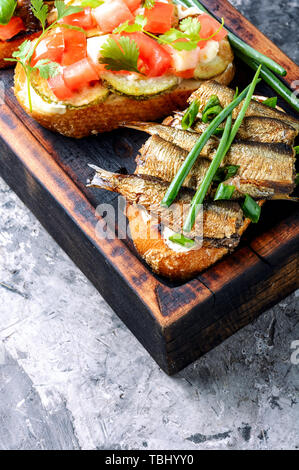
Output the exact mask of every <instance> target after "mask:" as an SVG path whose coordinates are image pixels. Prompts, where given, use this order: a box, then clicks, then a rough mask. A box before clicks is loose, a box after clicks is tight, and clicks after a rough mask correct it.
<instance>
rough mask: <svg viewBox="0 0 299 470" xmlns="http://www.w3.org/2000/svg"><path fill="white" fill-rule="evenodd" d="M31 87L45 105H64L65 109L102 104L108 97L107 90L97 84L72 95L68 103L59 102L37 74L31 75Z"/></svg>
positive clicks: (45, 82)
mask: <svg viewBox="0 0 299 470" xmlns="http://www.w3.org/2000/svg"><path fill="white" fill-rule="evenodd" d="M31 85H32V88H33V89H34V91H35V92H36V93H37V94H38V95H39V96H40V97H41V98H42V99H43V100H44V101H46V102H47V103H59V104H64V105H65V106H66V107H67V108H83V107H85V106H88V105H91V104H98V103H102V102H103V101H105V99H106V98H107V96H108V95H109V90H108V89H107V88H105V87H103V85H102V84H100V83H97V84H95V85H94V86H89V87H86V88H84V89H83V90H81V91H80V92H78V93H74V95H73V96H72V97H71V98H70V99H69V100H68V101H59V99H58V98H57V97H56V96H55V95H54V93H53V92H52V90H51V88H50V87H49V85H48V82H47V80H45V79H43V78H41V77H40V75H39V73H36V74H32V78H31Z"/></svg>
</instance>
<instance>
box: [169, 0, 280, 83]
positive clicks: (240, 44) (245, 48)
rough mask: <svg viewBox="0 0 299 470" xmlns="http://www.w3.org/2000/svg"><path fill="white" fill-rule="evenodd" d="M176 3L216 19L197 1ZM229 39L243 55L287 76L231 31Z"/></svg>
mask: <svg viewBox="0 0 299 470" xmlns="http://www.w3.org/2000/svg"><path fill="white" fill-rule="evenodd" d="M175 1H176V3H180V4H181V5H183V6H195V7H198V8H199V9H200V10H201V11H204V12H205V13H208V14H209V15H211V16H214V17H215V15H213V13H211V12H210V11H208V10H207V9H206V8H205V7H204V6H203V5H202V4H201V3H200V2H198V1H197V0H175ZM216 19H217V18H216ZM228 38H229V41H230V43H231V45H232V46H233V47H234V48H235V49H237V50H238V51H240V52H241V53H242V54H244V55H246V56H249V57H251V58H252V59H254V60H256V61H258V62H259V63H261V64H263V65H266V66H267V67H268V68H269V69H271V70H273V72H275V73H278V74H279V75H282V76H283V77H285V76H286V74H287V72H286V70H285V69H284V68H283V67H282V66H281V65H279V64H277V62H275V61H274V60H272V59H270V57H267V56H265V55H264V54H261V53H260V52H258V51H256V50H255V49H253V47H251V46H249V45H248V44H246V42H244V41H242V40H241V39H240V38H238V37H237V36H235V35H234V34H233V33H231V32H230V31H228Z"/></svg>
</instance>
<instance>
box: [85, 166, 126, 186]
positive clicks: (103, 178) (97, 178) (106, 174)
mask: <svg viewBox="0 0 299 470" xmlns="http://www.w3.org/2000/svg"><path fill="white" fill-rule="evenodd" d="M88 166H89V167H90V168H92V169H93V170H95V174H94V176H93V178H92V180H91V181H90V182H88V184H87V187H89V188H91V187H96V188H102V189H108V191H115V192H117V186H118V183H119V179H120V177H121V176H122V175H119V174H117V173H112V172H111V171H107V170H104V169H103V168H100V167H98V166H96V165H92V164H88Z"/></svg>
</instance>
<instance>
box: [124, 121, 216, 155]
mask: <svg viewBox="0 0 299 470" xmlns="http://www.w3.org/2000/svg"><path fill="white" fill-rule="evenodd" d="M123 126H124V127H129V128H131V129H137V130H139V131H144V132H147V133H148V134H150V135H158V136H159V137H161V138H162V139H164V140H165V141H167V142H171V143H172V144H175V145H178V146H180V147H181V148H184V149H185V150H188V151H189V152H190V150H192V149H193V147H194V145H195V144H196V142H197V141H198V139H199V135H198V134H196V133H195V132H189V131H185V130H183V129H177V128H173V127H169V126H165V125H163V124H156V123H154V122H128V123H125V124H123ZM218 145H219V139H217V138H216V137H212V138H210V139H209V140H208V142H207V143H206V145H205V146H204V148H203V149H202V151H201V152H200V156H201V157H205V158H209V156H210V154H211V152H212V151H213V150H214V149H216V148H217V147H218Z"/></svg>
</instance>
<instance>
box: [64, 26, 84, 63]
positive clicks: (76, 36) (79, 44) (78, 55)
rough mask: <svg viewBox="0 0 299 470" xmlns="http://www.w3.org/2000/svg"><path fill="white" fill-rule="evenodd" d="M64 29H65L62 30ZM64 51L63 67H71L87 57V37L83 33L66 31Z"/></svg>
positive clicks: (71, 30)
mask: <svg viewBox="0 0 299 470" xmlns="http://www.w3.org/2000/svg"><path fill="white" fill-rule="evenodd" d="M61 29H63V28H61ZM63 36H64V51H63V54H62V59H61V62H60V63H61V65H71V64H74V63H75V62H78V61H79V60H82V59H84V58H86V56H87V43H86V35H85V34H84V33H83V32H82V31H76V30H73V29H64V30H63Z"/></svg>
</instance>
